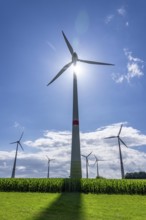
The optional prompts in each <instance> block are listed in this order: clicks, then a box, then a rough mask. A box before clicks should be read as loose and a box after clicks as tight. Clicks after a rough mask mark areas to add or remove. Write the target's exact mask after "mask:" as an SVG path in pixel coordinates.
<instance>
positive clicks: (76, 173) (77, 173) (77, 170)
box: [47, 31, 113, 178]
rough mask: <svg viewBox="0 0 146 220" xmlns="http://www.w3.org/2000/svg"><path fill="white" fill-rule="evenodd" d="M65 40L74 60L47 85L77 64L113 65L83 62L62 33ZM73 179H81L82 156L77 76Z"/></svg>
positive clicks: (74, 87)
mask: <svg viewBox="0 0 146 220" xmlns="http://www.w3.org/2000/svg"><path fill="white" fill-rule="evenodd" d="M62 34H63V37H64V40H65V42H66V44H67V47H68V49H69V51H70V53H71V56H72V60H71V62H69V63H68V64H66V65H65V66H64V67H63V68H62V69H61V70H60V71H59V72H58V74H57V75H56V76H55V77H54V78H53V79H52V80H51V81H50V82H49V83H48V84H47V86H48V85H50V84H51V83H53V82H54V81H55V80H56V79H57V78H58V77H59V76H60V75H61V74H62V73H63V72H64V71H66V70H67V69H68V68H69V67H70V66H71V65H72V64H73V65H74V66H76V64H77V62H83V63H88V64H96V65H113V64H110V63H103V62H95V61H89V60H81V59H79V58H78V55H77V53H76V52H74V50H73V48H72V46H71V44H70V42H69V41H68V39H67V37H66V36H65V34H64V32H63V31H62ZM70 177H71V178H81V177H82V171H81V154H80V132H79V114H78V89H77V76H76V74H75V70H74V74H73V122H72V148H71V170H70Z"/></svg>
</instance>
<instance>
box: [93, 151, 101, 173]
mask: <svg viewBox="0 0 146 220" xmlns="http://www.w3.org/2000/svg"><path fill="white" fill-rule="evenodd" d="M94 157H95V163H94V166H95V164H96V167H97V176H96V177H99V164H98V162H99V161H103V160H99V159H98V158H97V156H95V155H94Z"/></svg>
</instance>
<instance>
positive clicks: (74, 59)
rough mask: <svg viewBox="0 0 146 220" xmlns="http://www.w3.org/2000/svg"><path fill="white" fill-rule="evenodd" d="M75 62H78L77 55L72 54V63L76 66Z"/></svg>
mask: <svg viewBox="0 0 146 220" xmlns="http://www.w3.org/2000/svg"><path fill="white" fill-rule="evenodd" d="M77 61H78V55H77V53H75V52H74V53H73V55H72V63H73V64H74V65H76V63H77Z"/></svg>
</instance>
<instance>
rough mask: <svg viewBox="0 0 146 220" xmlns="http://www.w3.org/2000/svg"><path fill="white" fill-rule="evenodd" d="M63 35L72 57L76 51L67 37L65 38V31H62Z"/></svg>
mask: <svg viewBox="0 0 146 220" xmlns="http://www.w3.org/2000/svg"><path fill="white" fill-rule="evenodd" d="M62 34H63V37H64V40H65V42H66V44H67V47H68V49H69V51H70V53H71V55H73V53H74V50H73V48H72V46H71V44H70V43H69V41H68V40H67V37H66V36H65V34H64V32H63V31H62Z"/></svg>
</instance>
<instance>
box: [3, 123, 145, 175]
mask: <svg viewBox="0 0 146 220" xmlns="http://www.w3.org/2000/svg"><path fill="white" fill-rule="evenodd" d="M123 124H124V126H123V129H122V132H121V138H122V140H123V141H124V142H125V143H126V144H127V146H128V148H126V147H125V146H124V145H122V146H121V147H122V154H123V160H124V167H125V172H134V171H145V167H146V153H145V152H142V151H139V150H137V148H136V147H140V146H144V145H146V135H144V134H142V133H141V132H140V131H139V130H137V129H135V128H133V127H130V126H128V124H127V123H126V122H123ZM120 125H121V123H116V124H112V125H108V126H105V127H101V128H98V129H97V130H95V131H92V132H86V133H82V132H81V134H80V137H81V153H82V154H84V155H88V154H89V153H90V152H91V151H92V154H91V155H90V157H89V164H90V166H89V178H95V177H96V166H94V163H95V157H94V154H95V155H96V156H97V157H98V159H99V160H102V161H100V162H99V172H100V175H101V176H103V177H106V178H121V174H120V161H119V151H118V143H117V140H116V139H104V138H105V137H108V136H111V135H117V134H118V132H119V128H120ZM24 144H25V145H26V147H27V148H29V152H26V150H25V151H24V152H22V151H19V152H18V160H17V168H16V177H39V178H42V177H47V166H48V161H47V158H46V155H47V156H48V157H49V158H51V159H55V160H53V161H51V164H50V177H66V178H67V177H69V175H70V159H71V132H69V131H44V133H43V136H42V137H40V138H38V139H36V140H27V141H25V142H24V143H23V145H24ZM26 147H25V149H26ZM31 149H33V150H32V152H33V153H31ZM35 150H36V151H35ZM14 155H15V150H13V151H9V152H8V151H1V152H0V177H10V176H11V172H12V165H13V160H14ZM81 159H82V174H83V175H82V176H83V177H85V176H86V170H85V167H86V166H85V160H84V158H81Z"/></svg>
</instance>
